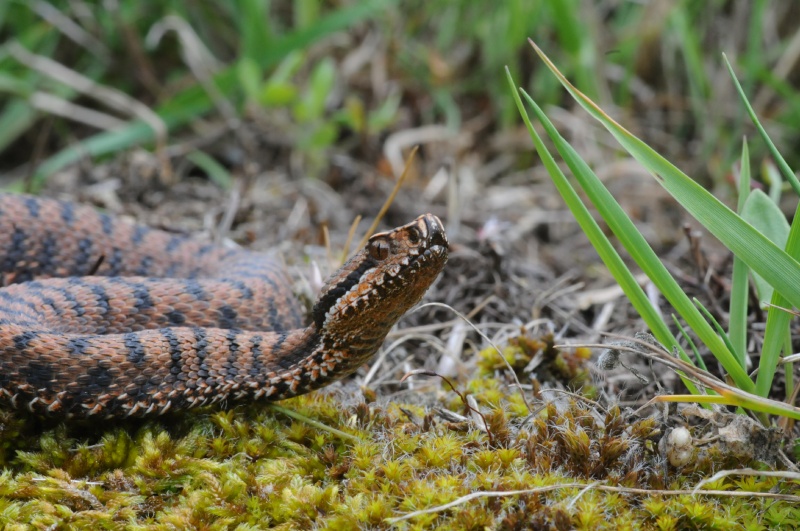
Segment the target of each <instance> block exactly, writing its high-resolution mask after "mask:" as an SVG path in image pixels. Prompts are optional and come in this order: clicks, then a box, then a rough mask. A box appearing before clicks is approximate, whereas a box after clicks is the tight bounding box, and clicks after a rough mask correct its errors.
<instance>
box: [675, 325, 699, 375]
mask: <svg viewBox="0 0 800 531" xmlns="http://www.w3.org/2000/svg"><path fill="white" fill-rule="evenodd" d="M672 321H673V322H674V323H675V326H677V327H678V332H679V333H680V334H681V336H682V337H683V339H684V341H686V343H688V344H689V348H691V349H692V353H693V354H694V361H695V365H697V366H698V367H700V368H701V369H703V370H704V371H707V370H708V367H706V362H705V361H703V356H701V355H700V351H699V350H697V345H695V344H694V340H692V337H691V336H690V335H689V333H688V332H687V331H686V327H685V326H683V325H682V324H681V322H680V320H679V319H678V316H677V315H675V314H674V313H673V314H672Z"/></svg>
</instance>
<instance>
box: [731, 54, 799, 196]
mask: <svg viewBox="0 0 800 531" xmlns="http://www.w3.org/2000/svg"><path fill="white" fill-rule="evenodd" d="M722 59H723V61H725V66H726V67H727V68H728V73H729V74H730V75H731V79H732V80H733V85H734V86H735V87H736V92H738V93H739V97H740V98H741V100H742V103H743V104H744V108H745V109H746V110H747V114H748V115H749V116H750V120H752V121H753V125H755V126H756V129H757V130H758V134H759V135H760V136H761V139H762V140H763V141H764V143H765V144H766V145H767V149H769V153H770V155H772V158H773V159H774V160H775V163H776V164H777V165H778V168H779V169H780V170H781V175H782V176H783V178H784V179H786V180H787V181H789V183H790V184H791V185H792V188H793V189H794V192H795V193H796V194H797V195H799V196H800V181H798V180H797V176H796V175H795V174H794V172H793V171H792V169H791V168H790V167H789V164H787V163H786V160H785V159H784V158H783V155H781V153H780V152H779V151H778V148H777V147H775V144H774V143H773V142H772V139H771V138H770V137H769V135H768V134H767V130H766V129H764V126H762V125H761V122H760V121H759V120H758V116H756V111H755V110H753V106H752V105H750V101H749V100H748V99H747V95H746V94H745V93H744V89H743V88H742V85H741V84H740V83H739V80H738V79H736V72H734V71H733V67H732V66H731V63H730V61H728V56H726V55H725V54H722Z"/></svg>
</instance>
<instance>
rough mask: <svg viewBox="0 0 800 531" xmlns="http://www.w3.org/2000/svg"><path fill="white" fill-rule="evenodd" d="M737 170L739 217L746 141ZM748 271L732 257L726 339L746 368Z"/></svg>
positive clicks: (746, 185) (746, 176)
mask: <svg viewBox="0 0 800 531" xmlns="http://www.w3.org/2000/svg"><path fill="white" fill-rule="evenodd" d="M740 166H741V169H740V170H739V183H738V184H739V187H738V188H739V205H738V211H739V214H740V215H741V213H742V211H743V210H744V206H745V203H746V202H747V198H748V197H749V196H750V151H749V150H748V148H747V139H744V141H743V142H742V160H741V164H740ZM749 274H750V269H749V268H748V267H747V264H746V263H744V262H743V261H742V259H741V258H739V257H738V256H734V257H733V273H732V275H731V276H732V280H731V302H730V307H729V308H728V312H729V317H728V337H729V338H730V342H731V349H732V351H733V355H734V356H736V359H737V360H739V365H741V366H742V367H747V365H746V363H745V361H746V360H745V358H746V357H747V301H748V291H749V287H750V286H749V283H748V277H749Z"/></svg>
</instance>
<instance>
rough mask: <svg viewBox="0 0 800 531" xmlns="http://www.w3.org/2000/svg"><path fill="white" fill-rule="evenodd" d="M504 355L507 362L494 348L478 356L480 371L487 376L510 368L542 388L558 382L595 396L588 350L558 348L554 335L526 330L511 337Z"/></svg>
mask: <svg viewBox="0 0 800 531" xmlns="http://www.w3.org/2000/svg"><path fill="white" fill-rule="evenodd" d="M501 352H502V355H503V358H505V361H503V359H501V358H500V356H499V355H498V354H497V351H496V350H495V349H494V348H492V347H489V348H486V349H483V350H482V351H481V352H480V353H479V354H478V368H479V369H480V371H481V373H482V374H483V375H484V376H491V375H495V374H498V373H502V372H507V371H508V367H509V366H510V367H511V368H512V369H513V370H514V372H515V373H516V375H517V377H518V378H519V379H520V380H523V379H532V380H533V381H534V382H535V383H536V384H539V385H540V384H542V383H556V384H558V385H560V386H565V387H566V388H567V389H570V390H572V391H577V390H580V391H581V393H582V394H583V395H584V396H587V397H591V396H594V395H595V394H596V389H595V387H594V385H592V382H591V374H590V372H589V365H588V361H589V359H590V358H591V356H592V353H591V350H589V349H587V348H583V347H578V348H575V349H568V350H563V349H559V348H556V347H555V342H554V339H553V334H545V335H543V336H541V337H536V338H534V337H529V336H528V335H527V334H526V332H525V331H523V333H522V334H521V335H519V336H517V337H513V338H510V339H509V340H508V345H507V346H505V347H504V348H502V349H501ZM506 363H507V364H508V365H506Z"/></svg>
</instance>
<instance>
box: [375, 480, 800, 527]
mask: <svg viewBox="0 0 800 531" xmlns="http://www.w3.org/2000/svg"><path fill="white" fill-rule="evenodd" d="M588 488H589V489H590V490H600V491H604V492H618V493H621V494H643V495H652V494H659V495H663V496H684V495H687V494H690V495H696V494H702V495H706V496H730V497H733V498H746V497H754V498H771V499H776V500H783V501H789V502H794V503H798V502H800V496H793V495H791V494H778V493H774V492H750V491H727V490H703V491H699V492H695V491H693V490H688V489H685V490H656V489H653V490H651V489H636V488H629V487H612V486H609V485H597V484H591V485H589V486H588ZM560 489H583V490H582V491H581V494H583V491H584V490H586V489H587V485H584V484H582V483H563V484H561V485H548V486H546V487H539V488H536V489H525V490H509V491H505V492H503V491H478V492H473V493H471V494H467V495H466V496H462V497H460V498H458V499H456V500H453V501H451V502H450V503H446V504H444V505H439V506H436V507H431V508H430V509H422V510H419V511H414V512H411V513H408V514H404V515H403V516H397V517H395V518H387V519H385V520H384V522H386V523H387V524H396V523H397V522H402V521H403V520H408V519H410V518H414V517H417V516H422V515H423V514H430V513H438V512H442V511H446V510H447V509H451V508H453V507H457V506H459V505H462V504H464V503H466V502H468V501H471V500H474V499H477V498H504V497H506V496H520V495H523V494H541V493H544V492H550V491H554V490H560Z"/></svg>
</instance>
